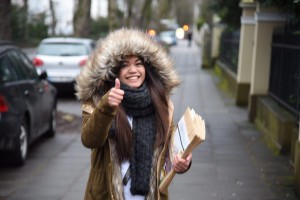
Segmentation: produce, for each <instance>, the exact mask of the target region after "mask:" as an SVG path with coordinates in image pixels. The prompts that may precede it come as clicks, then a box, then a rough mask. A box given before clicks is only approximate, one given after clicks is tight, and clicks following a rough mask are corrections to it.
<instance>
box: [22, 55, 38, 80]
mask: <svg viewBox="0 0 300 200" xmlns="http://www.w3.org/2000/svg"><path fill="white" fill-rule="evenodd" d="M20 58H21V60H22V62H23V64H24V67H25V68H26V72H27V75H28V77H29V78H30V79H37V78H38V74H37V72H36V69H35V68H34V66H33V65H32V63H31V62H30V61H29V60H28V58H27V57H26V56H25V55H24V54H23V53H21V52H20Z"/></svg>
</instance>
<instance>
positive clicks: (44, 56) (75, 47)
mask: <svg viewBox="0 0 300 200" xmlns="http://www.w3.org/2000/svg"><path fill="white" fill-rule="evenodd" d="M94 48H95V41H94V40H92V39H86V38H71V37H60V38H46V39H44V40H42V41H41V42H40V44H39V46H38V48H37V51H36V55H35V57H34V58H33V64H34V65H35V67H36V69H37V72H38V73H39V74H40V73H41V72H42V71H46V72H47V74H48V80H49V81H50V82H51V83H53V84H54V85H55V86H56V87H57V89H58V91H59V92H62V91H64V90H70V89H71V90H74V83H75V79H76V77H77V76H78V75H79V73H80V70H81V68H82V67H84V65H85V63H86V60H87V58H88V56H89V55H90V54H91V53H92V51H93V49H94Z"/></svg>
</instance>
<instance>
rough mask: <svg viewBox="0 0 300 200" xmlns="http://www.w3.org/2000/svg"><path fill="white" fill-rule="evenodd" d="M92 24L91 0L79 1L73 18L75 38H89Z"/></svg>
mask: <svg viewBox="0 0 300 200" xmlns="http://www.w3.org/2000/svg"><path fill="white" fill-rule="evenodd" d="M90 24H91V0H78V1H77V2H76V4H75V14H74V18H73V27H74V36H76V37H89V35H90Z"/></svg>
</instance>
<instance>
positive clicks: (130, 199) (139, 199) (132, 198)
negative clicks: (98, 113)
mask: <svg viewBox="0 0 300 200" xmlns="http://www.w3.org/2000/svg"><path fill="white" fill-rule="evenodd" d="M127 118H128V122H129V124H130V127H131V128H132V117H130V116H127ZM129 165H130V163H129V161H128V160H127V161H124V162H123V163H122V164H121V173H122V180H123V178H124V176H125V174H126V172H127V169H128V168H129ZM130 185H131V179H129V181H128V183H127V184H126V185H124V197H125V200H145V196H143V195H132V194H131V192H130Z"/></svg>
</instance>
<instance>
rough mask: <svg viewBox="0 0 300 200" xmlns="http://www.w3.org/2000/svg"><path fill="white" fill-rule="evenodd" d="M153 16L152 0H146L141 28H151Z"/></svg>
mask: <svg viewBox="0 0 300 200" xmlns="http://www.w3.org/2000/svg"><path fill="white" fill-rule="evenodd" d="M151 17H152V0H145V2H144V5H143V9H142V15H141V28H143V29H147V28H149V24H150V20H151Z"/></svg>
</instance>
